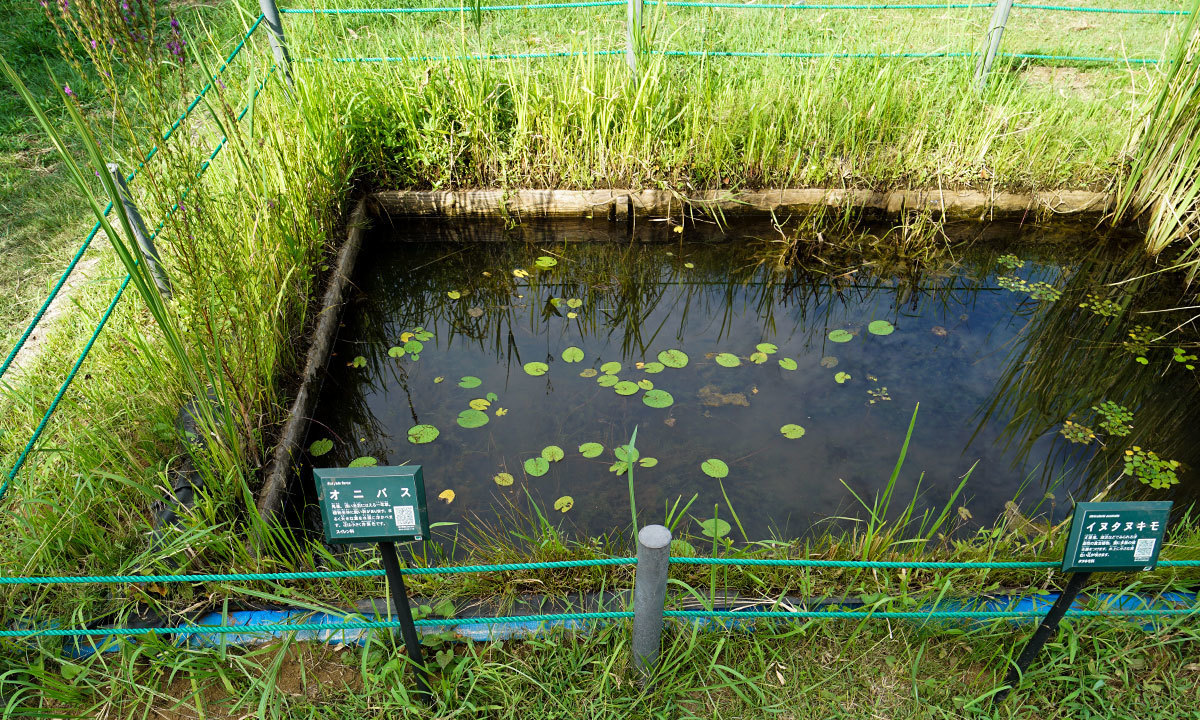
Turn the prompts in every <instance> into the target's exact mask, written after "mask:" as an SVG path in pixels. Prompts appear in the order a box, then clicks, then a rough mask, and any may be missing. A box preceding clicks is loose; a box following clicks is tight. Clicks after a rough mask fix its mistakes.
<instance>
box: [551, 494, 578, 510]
mask: <svg viewBox="0 0 1200 720" xmlns="http://www.w3.org/2000/svg"><path fill="white" fill-rule="evenodd" d="M573 507H575V498H573V497H571V496H570V495H563V496H562V497H560V498H559V499H557V500H555V501H554V509H555V510H557V511H559V512H563V513H565V512H566V511H568V510H570V509H571V508H573Z"/></svg>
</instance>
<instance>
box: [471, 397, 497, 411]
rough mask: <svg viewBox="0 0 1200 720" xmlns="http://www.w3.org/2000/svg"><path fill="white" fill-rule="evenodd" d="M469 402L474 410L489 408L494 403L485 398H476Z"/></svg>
mask: <svg viewBox="0 0 1200 720" xmlns="http://www.w3.org/2000/svg"><path fill="white" fill-rule="evenodd" d="M467 404H468V405H470V406H471V409H472V410H487V409H488V408H489V407H491V406H492V404H491V403H490V402H488V401H487V400H485V399H484V398H475V399H474V400H472V401H471V402H469V403H467Z"/></svg>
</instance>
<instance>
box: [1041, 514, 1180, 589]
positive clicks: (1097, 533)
mask: <svg viewBox="0 0 1200 720" xmlns="http://www.w3.org/2000/svg"><path fill="white" fill-rule="evenodd" d="M1170 512H1171V503H1170V501H1153V502H1081V503H1077V504H1076V505H1075V515H1074V517H1073V518H1072V519H1071V534H1070V536H1069V537H1068V539H1067V551H1066V553H1065V554H1064V555H1063V566H1062V569H1063V572H1119V571H1125V570H1153V569H1154V566H1155V565H1156V564H1157V563H1158V553H1159V551H1160V550H1162V541H1163V535H1164V534H1165V533H1166V530H1167V517H1168V515H1169V514H1170Z"/></svg>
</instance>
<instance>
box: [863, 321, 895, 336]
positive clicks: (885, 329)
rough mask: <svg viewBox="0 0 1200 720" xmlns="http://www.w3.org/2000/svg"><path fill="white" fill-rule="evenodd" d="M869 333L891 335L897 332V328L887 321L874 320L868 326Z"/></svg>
mask: <svg viewBox="0 0 1200 720" xmlns="http://www.w3.org/2000/svg"><path fill="white" fill-rule="evenodd" d="M867 332H869V333H871V334H872V335H891V334H892V333H894V332H896V327H895V326H894V325H892V324H891V323H890V322H888V321H887V320H872V321H871V324H870V325H868V326H867Z"/></svg>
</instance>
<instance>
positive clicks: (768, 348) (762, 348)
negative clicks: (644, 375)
mask: <svg viewBox="0 0 1200 720" xmlns="http://www.w3.org/2000/svg"><path fill="white" fill-rule="evenodd" d="M754 349H755V350H757V351H759V352H760V353H766V354H768V355H774V354H775V353H777V352H779V346H778V345H776V344H775V343H769V342H762V343H759V344H757V345H755V346H754Z"/></svg>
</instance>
